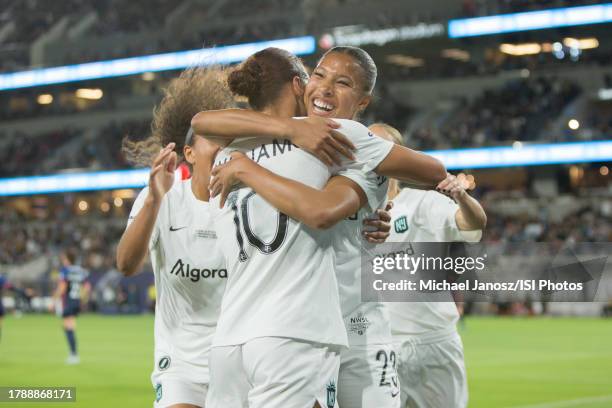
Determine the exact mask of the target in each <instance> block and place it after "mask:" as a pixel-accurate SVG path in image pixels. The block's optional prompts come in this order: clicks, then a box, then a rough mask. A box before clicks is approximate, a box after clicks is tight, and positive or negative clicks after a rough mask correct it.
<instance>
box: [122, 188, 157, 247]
mask: <svg viewBox="0 0 612 408" xmlns="http://www.w3.org/2000/svg"><path fill="white" fill-rule="evenodd" d="M148 194H149V187H148V186H147V187H145V188H143V189H142V190H141V191H140V193H139V194H138V196H137V197H136V200H134V205H132V209H131V211H130V215H129V216H128V221H127V225H126V229H127V227H129V226H130V224H132V222H133V221H134V219H135V218H136V216H137V215H138V213H139V212H140V210H142V207H143V206H144V203H145V200H146V198H147V195H148ZM161 211H162V209H161V208H160V213H161ZM158 238H159V220H157V221H156V222H155V226H154V227H153V232H152V233H151V240H150V241H149V247H151V246H153V245H154V244H155V243H156V242H157V239H158Z"/></svg>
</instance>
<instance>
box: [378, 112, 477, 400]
mask: <svg viewBox="0 0 612 408" xmlns="http://www.w3.org/2000/svg"><path fill="white" fill-rule="evenodd" d="M370 130H371V131H372V132H374V133H375V134H376V135H379V136H380V137H383V138H385V139H387V140H391V141H393V142H394V143H397V144H399V145H401V144H402V138H401V134H400V133H399V132H398V131H397V129H395V128H393V127H391V126H389V125H385V124H374V125H372V126H370ZM436 190H437V191H438V192H436V191H424V190H419V189H414V188H404V189H400V188H399V183H398V181H397V180H391V182H390V183H389V199H391V200H393V203H394V207H393V209H392V211H391V213H392V214H393V222H394V223H395V227H394V229H393V230H392V232H391V237H390V238H389V241H390V242H406V243H412V242H452V241H460V242H478V241H480V238H481V236H482V230H483V229H484V227H485V225H486V221H487V216H486V214H485V212H484V210H483V208H482V206H481V205H480V204H479V203H478V201H476V200H475V199H474V198H472V197H470V195H469V194H468V193H467V192H466V191H465V186H463V185H462V184H461V183H460V181H459V180H457V178H456V177H455V176H453V175H450V174H449V175H448V176H447V177H446V179H444V180H443V181H442V182H441V183H440V184H438V186H437V187H436ZM388 307H389V312H390V317H391V332H392V335H393V340H394V343H395V349H396V352H397V355H398V356H397V361H398V374H399V378H400V382H401V384H402V390H401V399H402V405H401V406H402V408H407V407H417V408H425V407H431V408H465V407H466V406H467V401H468V390H467V376H466V372H465V363H464V361H463V344H462V343H461V338H460V337H459V333H458V332H457V327H456V324H457V320H458V319H459V313H458V311H457V307H456V305H455V303H454V302H453V301H452V297H451V296H450V294H449V301H448V302H410V303H402V302H390V303H388Z"/></svg>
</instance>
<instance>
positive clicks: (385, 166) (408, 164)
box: [375, 145, 446, 188]
mask: <svg viewBox="0 0 612 408" xmlns="http://www.w3.org/2000/svg"><path fill="white" fill-rule="evenodd" d="M375 171H376V173H378V174H381V175H383V176H387V177H391V178H394V179H398V180H401V181H404V182H408V183H411V184H413V185H420V186H425V187H431V188H433V187H434V186H436V185H437V184H438V183H440V182H441V181H442V180H444V179H445V178H446V168H445V167H444V164H442V162H441V161H439V160H438V159H436V158H434V157H432V156H429V155H427V154H424V153H421V152H417V151H415V150H411V149H408V148H406V147H403V146H397V145H396V146H393V148H392V149H391V152H390V153H389V155H388V156H387V157H386V158H385V160H383V161H382V163H380V164H379V165H378V167H377V168H376V169H375Z"/></svg>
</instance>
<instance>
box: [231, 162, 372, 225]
mask: <svg viewBox="0 0 612 408" xmlns="http://www.w3.org/2000/svg"><path fill="white" fill-rule="evenodd" d="M237 178H238V179H239V180H240V181H241V182H242V183H244V184H245V185H247V186H248V187H250V188H252V189H253V190H255V191H256V192H257V194H259V195H260V196H261V197H263V198H264V199H265V200H266V201H267V202H268V203H270V204H271V205H272V206H273V207H275V208H277V209H278V210H279V211H281V212H283V213H284V214H287V215H288V216H289V217H291V218H293V219H296V220H298V221H300V222H302V223H304V224H305V225H307V226H309V227H310V228H315V229H327V228H331V227H332V226H333V225H335V224H336V223H337V222H338V221H340V220H343V219H345V218H346V217H349V216H350V215H352V214H354V213H355V212H356V211H357V210H358V209H359V205H360V204H359V197H358V196H357V194H356V193H355V194H353V193H352V192H351V191H350V190H349V188H348V187H346V188H344V187H340V189H343V191H339V189H335V191H321V190H317V189H316V188H312V187H309V186H307V185H305V184H302V183H300V182H297V181H295V180H290V179H287V178H285V177H282V176H279V175H278V174H276V173H273V172H271V171H269V170H267V169H265V168H263V167H261V166H259V165H256V164H254V165H251V166H249V170H247V171H241V172H238V173H237Z"/></svg>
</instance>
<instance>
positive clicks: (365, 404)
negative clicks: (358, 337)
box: [338, 345, 400, 408]
mask: <svg viewBox="0 0 612 408" xmlns="http://www.w3.org/2000/svg"><path fill="white" fill-rule="evenodd" d="M396 361H397V359H396V355H395V352H394V351H393V347H392V346H391V345H368V346H352V347H351V348H349V349H348V350H343V351H342V353H341V354H340V373H339V375H338V404H339V405H340V407H341V408H345V407H348V408H399V406H400V386H399V382H398V379H397V372H396Z"/></svg>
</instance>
